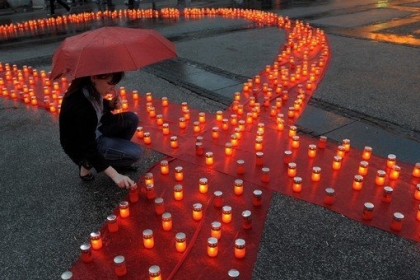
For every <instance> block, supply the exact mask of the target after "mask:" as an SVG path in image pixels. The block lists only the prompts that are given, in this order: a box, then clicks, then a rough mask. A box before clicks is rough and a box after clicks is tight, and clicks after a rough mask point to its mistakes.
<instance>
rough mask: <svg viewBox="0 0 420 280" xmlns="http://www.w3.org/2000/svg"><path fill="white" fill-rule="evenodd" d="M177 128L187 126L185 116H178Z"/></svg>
mask: <svg viewBox="0 0 420 280" xmlns="http://www.w3.org/2000/svg"><path fill="white" fill-rule="evenodd" d="M178 125H179V128H181V129H184V128H186V127H187V124H186V122H185V118H183V117H181V118H179V122H178Z"/></svg>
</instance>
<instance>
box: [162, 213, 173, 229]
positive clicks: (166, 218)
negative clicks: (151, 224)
mask: <svg viewBox="0 0 420 280" xmlns="http://www.w3.org/2000/svg"><path fill="white" fill-rule="evenodd" d="M162 228H163V230H166V231H169V230H171V229H172V215H171V213H168V212H166V213H163V214H162Z"/></svg>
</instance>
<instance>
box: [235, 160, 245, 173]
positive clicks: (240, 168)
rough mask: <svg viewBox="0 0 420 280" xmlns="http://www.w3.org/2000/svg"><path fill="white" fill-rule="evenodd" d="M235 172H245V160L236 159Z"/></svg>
mask: <svg viewBox="0 0 420 280" xmlns="http://www.w3.org/2000/svg"><path fill="white" fill-rule="evenodd" d="M236 173H238V174H244V173H245V161H244V160H242V159H238V160H237V161H236Z"/></svg>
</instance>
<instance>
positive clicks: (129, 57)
mask: <svg viewBox="0 0 420 280" xmlns="http://www.w3.org/2000/svg"><path fill="white" fill-rule="evenodd" d="M176 56H177V54H176V51H175V45H174V44H173V43H172V42H171V41H169V40H168V39H166V38H165V37H163V36H162V35H161V34H159V33H158V32H156V31H155V30H152V29H134V28H124V27H102V28H99V29H95V30H92V31H87V32H84V33H82V34H79V35H76V36H72V37H68V38H66V39H65V40H64V41H63V42H62V43H61V45H60V46H59V47H58V49H57V50H56V51H55V53H54V56H53V64H52V70H51V75H50V78H51V79H57V78H59V77H60V76H62V75H66V76H67V77H68V78H69V79H70V80H72V79H74V78H78V77H85V76H92V75H99V74H107V73H114V72H120V71H130V70H137V69H139V68H141V67H144V66H147V65H150V64H153V63H156V62H158V61H161V60H165V59H169V58H173V57H176Z"/></svg>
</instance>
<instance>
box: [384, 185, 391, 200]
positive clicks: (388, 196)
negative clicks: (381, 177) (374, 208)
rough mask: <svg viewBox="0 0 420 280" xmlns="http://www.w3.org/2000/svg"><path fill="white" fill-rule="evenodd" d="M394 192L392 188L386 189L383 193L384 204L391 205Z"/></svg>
mask: <svg viewBox="0 0 420 280" xmlns="http://www.w3.org/2000/svg"><path fill="white" fill-rule="evenodd" d="M392 192H393V188H391V187H388V186H387V187H384V190H383V193H382V202H385V203H390V202H391V200H392Z"/></svg>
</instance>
